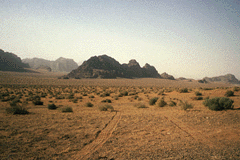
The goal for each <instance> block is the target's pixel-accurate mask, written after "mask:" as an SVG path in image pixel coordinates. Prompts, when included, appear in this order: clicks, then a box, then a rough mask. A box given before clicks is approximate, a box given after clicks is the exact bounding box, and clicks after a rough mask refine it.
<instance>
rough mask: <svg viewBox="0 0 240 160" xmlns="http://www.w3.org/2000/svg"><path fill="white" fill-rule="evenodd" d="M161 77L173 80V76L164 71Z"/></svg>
mask: <svg viewBox="0 0 240 160" xmlns="http://www.w3.org/2000/svg"><path fill="white" fill-rule="evenodd" d="M161 77H162V78H164V79H171V80H175V78H174V77H173V76H172V75H168V74H167V73H166V72H164V73H162V74H161Z"/></svg>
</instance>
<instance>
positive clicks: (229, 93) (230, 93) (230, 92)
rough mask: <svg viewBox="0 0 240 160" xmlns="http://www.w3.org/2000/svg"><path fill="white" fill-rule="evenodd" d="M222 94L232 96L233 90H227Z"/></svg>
mask: <svg viewBox="0 0 240 160" xmlns="http://www.w3.org/2000/svg"><path fill="white" fill-rule="evenodd" d="M224 96H226V97H232V96H234V92H233V91H230V90H229V91H227V92H226V93H225V94H224Z"/></svg>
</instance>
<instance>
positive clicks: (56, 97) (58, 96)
mask: <svg viewBox="0 0 240 160" xmlns="http://www.w3.org/2000/svg"><path fill="white" fill-rule="evenodd" d="M55 99H65V97H64V96H63V95H56V96H55Z"/></svg>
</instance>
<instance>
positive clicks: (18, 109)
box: [6, 104, 29, 114]
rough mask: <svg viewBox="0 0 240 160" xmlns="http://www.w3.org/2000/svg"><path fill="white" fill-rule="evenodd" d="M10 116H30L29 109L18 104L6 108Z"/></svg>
mask: <svg viewBox="0 0 240 160" xmlns="http://www.w3.org/2000/svg"><path fill="white" fill-rule="evenodd" d="M6 112H7V113H8V114H28V113H29V112H28V110H27V108H25V107H24V106H22V105H19V104H16V105H15V106H10V107H7V108H6Z"/></svg>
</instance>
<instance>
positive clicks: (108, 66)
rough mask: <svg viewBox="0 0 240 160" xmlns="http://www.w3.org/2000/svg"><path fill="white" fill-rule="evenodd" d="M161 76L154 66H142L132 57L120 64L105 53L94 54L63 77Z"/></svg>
mask: <svg viewBox="0 0 240 160" xmlns="http://www.w3.org/2000/svg"><path fill="white" fill-rule="evenodd" d="M117 77H120V78H143V77H152V78H161V76H160V74H159V73H158V72H157V70H156V69H155V67H153V66H150V65H149V64H146V65H145V66H144V67H143V68H141V67H140V65H139V64H138V62H137V61H136V60H134V59H132V60H130V61H129V63H128V64H120V63H119V62H118V61H116V60H115V59H113V58H112V57H109V56H107V55H101V56H94V57H91V58H90V59H88V60H87V61H84V62H83V64H82V65H81V66H79V67H78V68H77V69H75V70H73V71H72V72H70V73H69V74H68V75H66V76H64V78H77V79H79V78H117Z"/></svg>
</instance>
